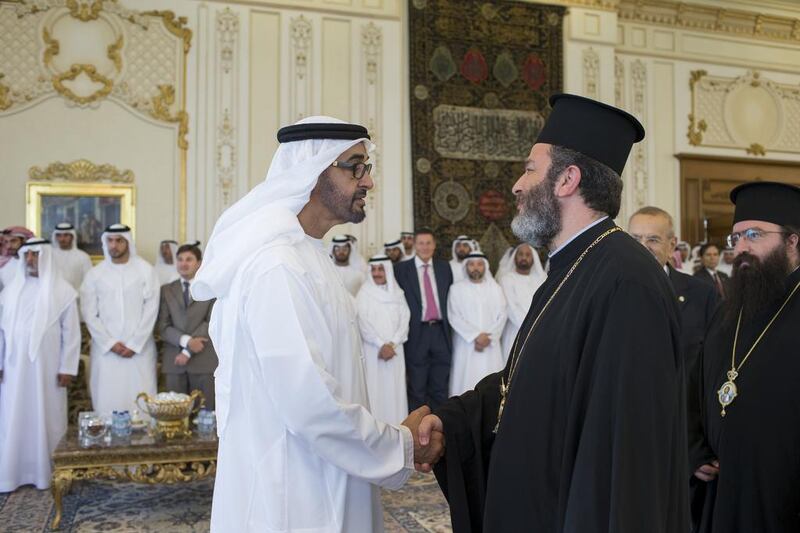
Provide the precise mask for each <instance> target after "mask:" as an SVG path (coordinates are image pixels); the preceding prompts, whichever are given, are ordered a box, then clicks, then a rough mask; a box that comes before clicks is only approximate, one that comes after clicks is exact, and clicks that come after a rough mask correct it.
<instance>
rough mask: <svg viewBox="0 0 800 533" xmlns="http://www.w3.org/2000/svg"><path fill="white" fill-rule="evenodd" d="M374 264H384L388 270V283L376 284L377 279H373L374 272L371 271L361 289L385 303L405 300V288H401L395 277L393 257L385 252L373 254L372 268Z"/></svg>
mask: <svg viewBox="0 0 800 533" xmlns="http://www.w3.org/2000/svg"><path fill="white" fill-rule="evenodd" d="M373 265H381V266H383V270H384V272H386V285H377V284H375V280H374V279H372V272H370V273H369V275H368V276H367V281H366V283H364V284H362V285H361V289H360V290H361V291H367V294H368V295H369V296H371V297H373V298H375V299H376V300H379V301H381V302H384V303H398V302H401V301H403V302H405V296H404V293H403V289H401V288H400V286H399V285H398V284H397V280H396V279H395V277H394V267H393V266H392V261H391V259H389V258H388V257H387V256H386V255H384V254H377V255H373V256H372V257H371V258H370V260H369V268H370V270H371V269H372V266H373Z"/></svg>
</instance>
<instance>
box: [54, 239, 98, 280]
mask: <svg viewBox="0 0 800 533" xmlns="http://www.w3.org/2000/svg"><path fill="white" fill-rule="evenodd" d="M53 260H54V261H55V263H56V265H57V266H58V271H59V272H60V273H61V277H62V278H64V279H65V280H66V281H67V283H69V284H70V285H72V288H73V289H75V290H76V291H79V290H81V283H83V278H84V277H85V276H86V274H87V273H88V272H89V271H90V270H91V269H92V259H91V258H90V257H89V254H87V253H86V252H84V251H83V250H79V249H77V248H72V249H70V250H62V249H60V248H58V247H57V246H56V247H54V248H53Z"/></svg>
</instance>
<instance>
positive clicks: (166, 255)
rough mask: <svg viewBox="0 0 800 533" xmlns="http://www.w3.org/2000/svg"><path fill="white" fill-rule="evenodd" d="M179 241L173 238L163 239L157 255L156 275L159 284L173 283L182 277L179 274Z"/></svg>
mask: <svg viewBox="0 0 800 533" xmlns="http://www.w3.org/2000/svg"><path fill="white" fill-rule="evenodd" d="M177 258H178V242H177V241H173V240H165V241H161V242H160V243H159V245H158V255H156V266H155V270H156V276H157V277H158V284H159V285H166V284H167V283H172V282H173V281H175V280H176V279H178V278H180V277H181V276H180V274H178V261H177Z"/></svg>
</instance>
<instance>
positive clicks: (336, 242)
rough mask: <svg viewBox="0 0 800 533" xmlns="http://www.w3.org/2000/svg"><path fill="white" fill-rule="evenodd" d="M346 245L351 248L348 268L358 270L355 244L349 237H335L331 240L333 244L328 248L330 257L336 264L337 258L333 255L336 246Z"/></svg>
mask: <svg viewBox="0 0 800 533" xmlns="http://www.w3.org/2000/svg"><path fill="white" fill-rule="evenodd" d="M344 245H349V246H350V257H349V258H348V259H347V261H348V266H350V267H353V268H358V267H357V266H356V264H355V256H356V253H355V251H356V247H355V243H354V242H353V241H351V240H350V237H349V236H348V235H334V236H333V238H332V239H331V244H330V246H329V247H328V255H330V256H331V259H333V260H334V263H335V262H336V257H335V256H334V255H333V249H334V248H335V247H336V246H344Z"/></svg>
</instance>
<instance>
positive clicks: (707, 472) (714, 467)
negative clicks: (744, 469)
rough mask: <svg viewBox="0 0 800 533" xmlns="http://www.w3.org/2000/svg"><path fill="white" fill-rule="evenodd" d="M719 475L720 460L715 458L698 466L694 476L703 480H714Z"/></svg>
mask: <svg viewBox="0 0 800 533" xmlns="http://www.w3.org/2000/svg"><path fill="white" fill-rule="evenodd" d="M717 475H719V461H717V460H716V459H714V460H713V461H711V462H710V463H708V464H707V465H703V466H701V467H700V468H698V469H697V470H696V471H695V473H694V477H696V478H697V479H699V480H701V481H706V482H707V481H714V479H715V478H716V477H717Z"/></svg>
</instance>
